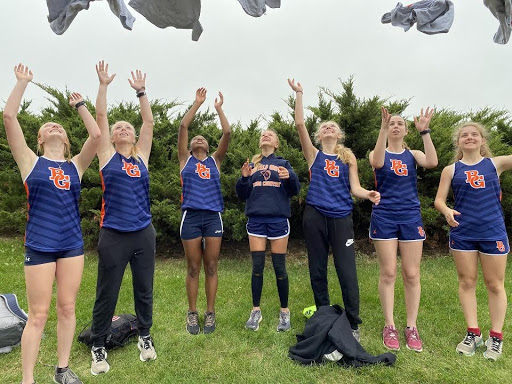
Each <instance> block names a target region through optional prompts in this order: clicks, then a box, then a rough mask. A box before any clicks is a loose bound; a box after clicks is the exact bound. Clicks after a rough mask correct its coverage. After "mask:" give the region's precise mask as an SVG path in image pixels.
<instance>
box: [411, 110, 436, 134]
mask: <svg viewBox="0 0 512 384" xmlns="http://www.w3.org/2000/svg"><path fill="white" fill-rule="evenodd" d="M433 115H434V108H432V109H430V107H427V110H426V111H425V113H423V108H421V114H420V117H419V119H418V118H416V116H414V125H415V126H416V129H417V130H418V131H419V132H422V131H424V130H426V129H428V126H429V124H430V120H432V116H433Z"/></svg>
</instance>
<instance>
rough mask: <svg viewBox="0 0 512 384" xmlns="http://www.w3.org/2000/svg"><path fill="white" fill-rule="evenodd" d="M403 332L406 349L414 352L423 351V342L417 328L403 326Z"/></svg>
mask: <svg viewBox="0 0 512 384" xmlns="http://www.w3.org/2000/svg"><path fill="white" fill-rule="evenodd" d="M404 333H405V340H406V345H407V349H410V350H411V351H415V352H421V351H423V343H422V342H421V339H420V335H419V334H418V329H417V328H416V327H412V328H409V327H405V330H404Z"/></svg>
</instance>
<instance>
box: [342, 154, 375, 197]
mask: <svg viewBox="0 0 512 384" xmlns="http://www.w3.org/2000/svg"><path fill="white" fill-rule="evenodd" d="M348 179H349V182H350V192H351V193H352V195H354V196H355V197H357V198H358V199H365V200H370V201H371V202H372V203H373V204H375V205H378V204H379V202H380V193H379V192H377V191H369V190H367V189H365V188H363V187H361V183H360V181H359V174H358V171H357V160H356V157H355V156H354V155H353V154H352V156H351V157H350V162H349V164H348Z"/></svg>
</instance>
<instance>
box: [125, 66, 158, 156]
mask: <svg viewBox="0 0 512 384" xmlns="http://www.w3.org/2000/svg"><path fill="white" fill-rule="evenodd" d="M128 82H129V83H130V86H131V87H132V88H133V89H135V92H136V94H137V97H138V98H139V105H140V114H141V117H142V127H141V128H140V133H139V140H137V144H136V147H137V150H138V151H139V153H140V154H141V155H142V157H143V158H144V159H145V160H146V162H147V161H149V155H150V154H151V146H152V145H153V125H154V123H153V112H152V111H151V105H149V100H148V96H147V95H146V74H145V73H144V75H143V74H142V71H140V70H138V69H137V70H136V71H135V73H133V71H132V79H131V80H130V79H128Z"/></svg>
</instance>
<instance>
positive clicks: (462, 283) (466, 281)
mask: <svg viewBox="0 0 512 384" xmlns="http://www.w3.org/2000/svg"><path fill="white" fill-rule="evenodd" d="M476 279H477V277H476V276H468V275H463V276H461V275H459V289H461V290H463V291H473V290H475V289H476Z"/></svg>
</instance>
